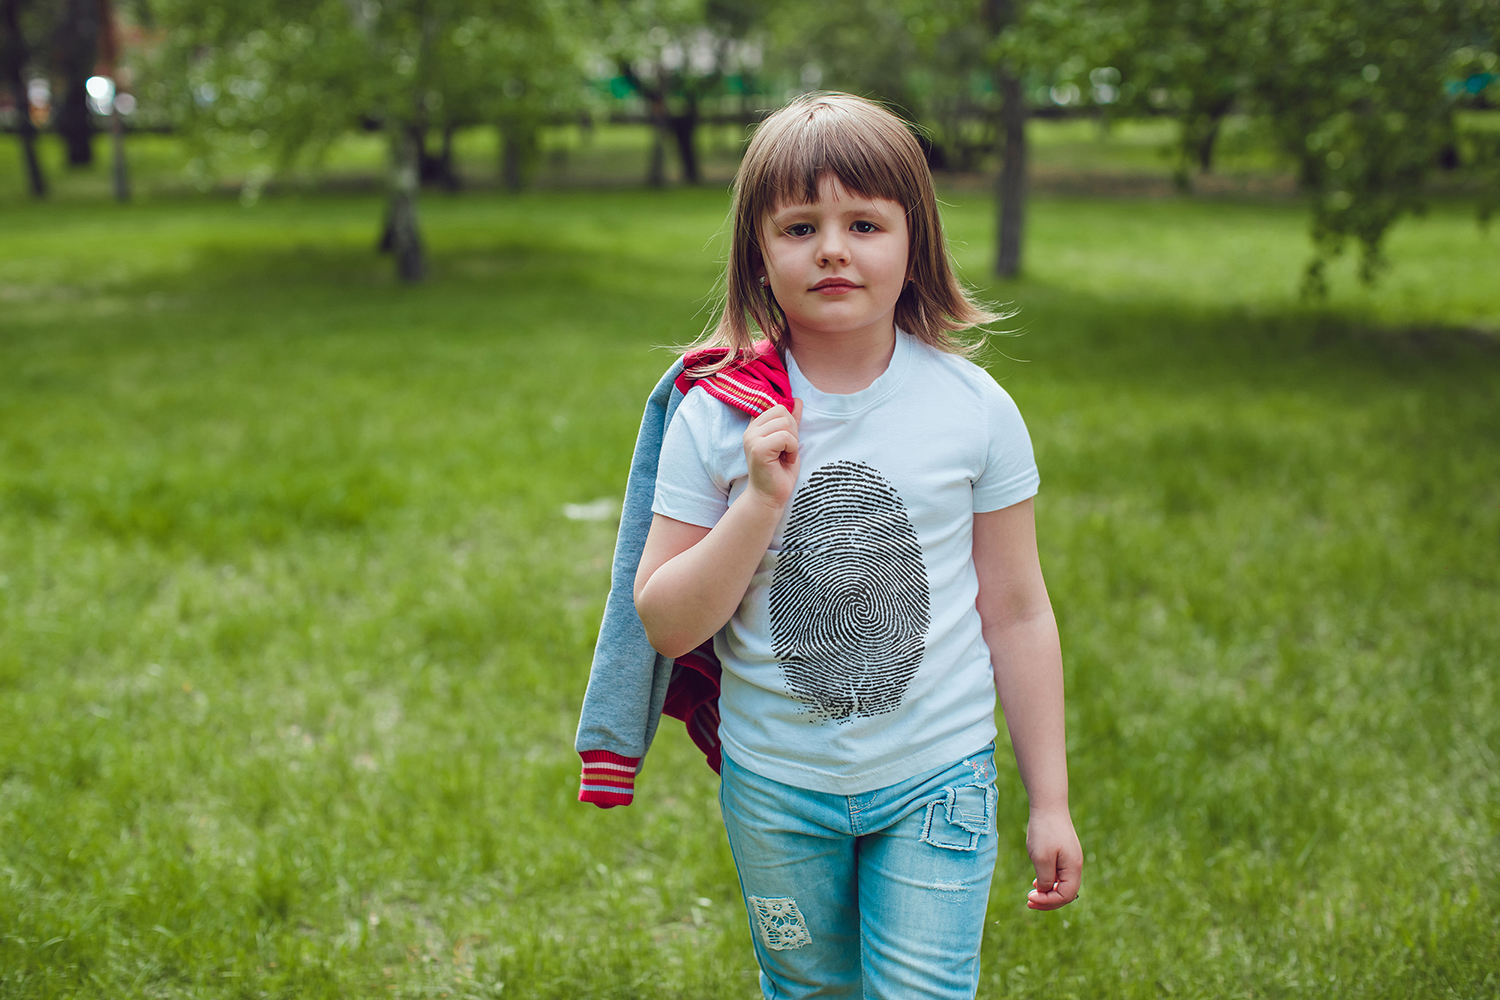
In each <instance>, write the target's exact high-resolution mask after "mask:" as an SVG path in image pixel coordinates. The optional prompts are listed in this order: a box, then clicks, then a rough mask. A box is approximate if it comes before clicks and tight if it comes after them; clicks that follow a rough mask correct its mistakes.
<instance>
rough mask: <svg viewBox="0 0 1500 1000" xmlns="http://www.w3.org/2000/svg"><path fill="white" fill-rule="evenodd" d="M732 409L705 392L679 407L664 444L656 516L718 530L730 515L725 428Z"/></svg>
mask: <svg viewBox="0 0 1500 1000" xmlns="http://www.w3.org/2000/svg"><path fill="white" fill-rule="evenodd" d="M726 409H727V408H726V407H725V406H724V404H723V403H720V402H719V401H718V400H716V399H714V398H713V397H712V396H710V395H709V394H708V393H706V392H702V391H699V392H689V393H688V394H687V396H686V397H684V398H683V400H682V402H681V404H679V405H678V407H677V412H676V413H674V414H673V415H672V421H671V423H669V424H667V433H666V435H665V436H664V437H663V438H662V442H661V458H660V460H659V461H658V463H657V467H656V497H655V498H654V499H653V500H652V503H651V510H652V511H653V512H655V513H657V514H663V515H665V516H667V517H670V518H673V519H675V520H678V521H686V522H687V523H688V524H696V525H699V526H701V527H704V528H712V527H713V526H714V525H716V524H718V523H719V519H720V518H721V517H723V516H724V514H725V512H726V511H728V510H729V489H730V485H731V482H730V480H729V479H728V478H727V476H726V470H725V469H724V465H725V461H724V454H723V453H724V451H725V444H724V440H723V439H724V438H725V437H726V434H727V429H726V428H724V427H721V426H720V425H721V424H723V423H724V420H723V419H722V417H723V416H724V413H723V411H725V410H726ZM740 433H743V429H742V430H741V431H740Z"/></svg>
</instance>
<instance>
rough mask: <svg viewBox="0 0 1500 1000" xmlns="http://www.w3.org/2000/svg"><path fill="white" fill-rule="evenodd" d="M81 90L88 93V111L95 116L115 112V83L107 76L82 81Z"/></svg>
mask: <svg viewBox="0 0 1500 1000" xmlns="http://www.w3.org/2000/svg"><path fill="white" fill-rule="evenodd" d="M83 89H84V90H87V91H88V92H89V110H90V111H92V112H93V113H94V114H96V115H107V114H111V113H113V112H114V110H115V81H113V80H111V79H110V78H109V77H107V76H91V77H89V78H88V79H87V80H86V81H84V84H83Z"/></svg>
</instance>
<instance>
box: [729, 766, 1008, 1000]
mask: <svg viewBox="0 0 1500 1000" xmlns="http://www.w3.org/2000/svg"><path fill="white" fill-rule="evenodd" d="M722 776H723V781H722V783H721V784H720V786H719V806H720V808H721V809H722V810H723V813H724V826H725V828H726V829H727V830H728V832H729V847H730V850H731V851H732V852H733V853H734V863H735V867H736V868H738V869H739V874H740V889H741V891H742V892H743V893H744V895H745V908H746V909H747V910H748V911H749V914H750V930H751V936H752V938H753V939H754V941H755V957H756V960H757V961H758V962H759V963H760V970H761V973H760V988H761V992H762V993H763V994H764V995H765V996H766V997H767V998H768V1000H772V998H774V1000H782V998H801V997H863V998H868V1000H906V998H912V997H933V998H943V1000H948V998H960V997H962V998H972V997H973V996H974V991H975V989H976V988H977V987H978V983H979V943H980V940H981V938H982V937H983V935H984V914H985V907H986V905H987V904H988V903H989V896H990V877H991V876H992V875H993V874H994V870H995V854H996V841H997V839H998V838H997V836H996V834H995V748H994V746H993V745H990V746H987V747H985V748H984V749H983V750H981V751H979V752H978V753H976V754H973V755H972V756H969V757H965V758H964V759H963V760H960V761H958V762H957V763H954V764H952V765H950V766H947V767H940V768H937V769H936V770H932V771H928V772H926V773H925V774H919V775H917V776H916V777H914V778H909V779H907V780H906V781H903V782H900V783H899V784H895V785H891V786H890V787H889V788H881V789H878V790H876V791H873V792H865V793H864V794H861V795H833V794H829V793H826V792H812V791H808V790H806V789H802V788H795V787H793V786H791V785H784V784H782V783H781V782H779V781H772V780H771V779H769V778H764V777H761V776H760V775H758V774H756V773H754V772H753V771H749V770H746V769H745V768H743V767H740V766H739V765H737V764H735V762H734V761H733V760H731V759H730V758H729V757H728V755H725V757H724V763H723V772H722Z"/></svg>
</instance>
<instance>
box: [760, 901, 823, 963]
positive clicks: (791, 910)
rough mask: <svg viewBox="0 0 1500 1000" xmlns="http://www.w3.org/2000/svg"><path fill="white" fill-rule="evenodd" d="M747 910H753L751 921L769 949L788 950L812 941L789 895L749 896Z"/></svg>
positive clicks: (800, 912)
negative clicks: (753, 916) (752, 920)
mask: <svg viewBox="0 0 1500 1000" xmlns="http://www.w3.org/2000/svg"><path fill="white" fill-rule="evenodd" d="M748 899H749V900H750V911H751V912H752V913H754V914H755V923H756V926H757V929H758V930H759V931H760V939H761V941H762V942H763V943H764V944H765V946H766V947H767V948H769V949H771V950H772V951H791V950H792V949H794V948H803V947H806V946H807V945H810V944H812V935H811V934H809V933H808V931H807V921H805V920H803V919H802V911H801V910H799V909H797V901H796V900H795V899H793V898H792V897H790V896H777V897H774V898H771V899H767V898H765V897H763V896H750V897H748Z"/></svg>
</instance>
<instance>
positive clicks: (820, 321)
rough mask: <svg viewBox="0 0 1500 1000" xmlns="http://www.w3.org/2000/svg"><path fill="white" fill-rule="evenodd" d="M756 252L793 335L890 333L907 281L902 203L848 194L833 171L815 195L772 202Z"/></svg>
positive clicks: (822, 179) (794, 337) (904, 215)
mask: <svg viewBox="0 0 1500 1000" xmlns="http://www.w3.org/2000/svg"><path fill="white" fill-rule="evenodd" d="M760 245H761V258H762V267H763V268H764V273H765V275H766V277H767V279H769V282H770V287H771V291H772V292H773V293H775V295H776V302H777V304H779V305H780V306H781V309H782V311H783V312H785V313H786V318H787V324H788V325H789V326H790V327H791V332H792V338H793V340H794V342H795V340H796V339H797V338H798V337H801V336H806V335H812V336H817V335H819V334H824V335H839V336H852V337H855V338H860V337H863V336H871V337H889V336H891V334H892V331H893V330H894V329H895V322H896V319H895V318H896V300H897V299H899V298H900V297H901V290H902V289H903V288H905V287H906V257H907V233H906V209H905V208H903V207H902V206H901V204H900V203H899V202H895V201H889V200H887V199H885V198H873V199H872V198H865V197H863V196H861V195H854V194H851V193H850V192H849V191H848V190H847V189H846V188H845V187H844V185H842V184H840V183H839V181H838V179H837V178H836V177H833V176H831V175H825V176H824V177H823V178H821V179H820V180H819V182H818V200H817V201H815V202H813V203H811V204H808V205H781V206H778V207H777V208H776V209H775V211H773V212H772V213H771V214H770V215H769V216H767V218H766V220H765V221H764V223H762V225H761V234H760Z"/></svg>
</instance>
